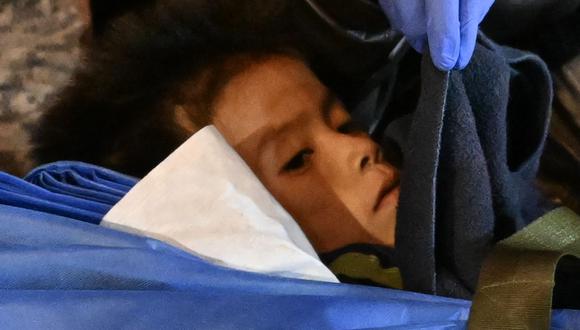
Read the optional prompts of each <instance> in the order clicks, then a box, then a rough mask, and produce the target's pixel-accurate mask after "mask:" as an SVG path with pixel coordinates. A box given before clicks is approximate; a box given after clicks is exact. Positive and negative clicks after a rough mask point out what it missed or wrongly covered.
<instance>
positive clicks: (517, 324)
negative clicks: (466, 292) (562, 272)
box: [469, 207, 580, 329]
mask: <svg viewBox="0 0 580 330" xmlns="http://www.w3.org/2000/svg"><path fill="white" fill-rule="evenodd" d="M565 255H573V256H576V257H579V258H580V216H578V215H577V214H576V213H574V212H573V211H571V210H569V209H567V208H564V207H561V208H558V209H555V210H553V211H551V212H549V213H547V214H545V215H544V216H542V217H540V218H539V219H537V220H536V221H534V222H533V223H531V224H530V225H528V226H527V227H525V228H524V229H522V230H521V231H519V232H517V233H515V234H514V235H512V236H510V237H508V238H507V239H505V240H503V241H500V242H499V243H498V244H497V245H496V246H495V247H494V249H493V251H492V252H491V254H490V255H489V256H488V257H487V258H486V260H485V262H484V263H483V266H482V270H481V272H480V275H479V282H478V288H477V291H476V293H475V296H474V298H473V304H472V307H471V312H470V316H469V329H549V327H550V317H551V309H552V290H553V288H554V273H555V271H556V267H557V265H558V261H559V260H560V258H562V257H563V256H565Z"/></svg>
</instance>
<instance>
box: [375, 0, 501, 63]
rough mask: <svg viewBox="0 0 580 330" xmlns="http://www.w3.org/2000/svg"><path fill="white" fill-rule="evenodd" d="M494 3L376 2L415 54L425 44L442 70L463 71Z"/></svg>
mask: <svg viewBox="0 0 580 330" xmlns="http://www.w3.org/2000/svg"><path fill="white" fill-rule="evenodd" d="M493 1H494V0H379V3H380V5H381V7H382V8H383V11H384V12H385V14H386V15H387V17H388V18H389V21H390V22H391V26H392V27H393V28H394V29H395V30H399V31H401V32H403V34H404V35H405V37H406V38H407V40H408V41H409V43H410V44H411V46H412V47H413V48H415V50H417V51H418V52H420V53H422V52H423V50H424V49H425V46H426V43H428V44H429V51H430V52H431V58H432V59H433V63H434V64H435V66H437V67H438V68H439V69H441V70H451V69H454V68H455V69H463V68H464V67H465V66H466V65H467V63H469V60H470V59H471V55H473V50H474V49H475V39H476V37H477V30H478V27H479V23H481V20H483V17H484V16H485V14H487V12H488V10H489V8H490V7H491V5H492V4H493Z"/></svg>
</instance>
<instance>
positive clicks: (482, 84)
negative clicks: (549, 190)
mask: <svg viewBox="0 0 580 330" xmlns="http://www.w3.org/2000/svg"><path fill="white" fill-rule="evenodd" d="M421 79H422V81H421V84H422V90H421V96H420V99H419V104H418V106H417V108H416V110H415V112H414V113H412V114H410V115H408V116H406V117H404V118H401V119H399V120H396V121H394V122H393V123H391V124H390V126H388V127H387V129H386V137H388V138H390V139H395V140H397V141H398V142H399V143H400V144H401V146H402V149H403V155H404V171H403V174H402V177H401V195H400V201H399V210H398V220H397V229H396V230H397V233H396V241H397V243H396V244H397V245H396V254H397V258H398V264H399V267H400V269H401V272H402V275H403V281H404V284H405V288H406V289H409V290H413V291H419V292H425V293H436V294H440V295H446V296H453V297H460V298H470V297H471V295H472V294H473V292H474V290H475V288H476V283H477V279H478V275H479V270H480V267H481V264H482V261H483V259H484V258H485V256H486V254H487V252H488V251H489V250H490V248H491V247H492V246H493V244H494V243H495V242H496V241H497V240H500V239H503V238H505V237H507V236H509V235H511V234H513V233H514V232H515V231H517V230H519V229H521V228H523V227H524V226H525V225H527V224H528V223H530V222H531V221H533V220H534V219H536V218H537V217H539V216H540V215H542V214H543V213H545V212H546V211H547V210H548V208H549V205H547V204H546V203H545V202H543V200H542V199H541V198H540V196H539V194H538V193H537V191H536V188H535V187H534V179H535V175H536V170H537V167H538V163H539V158H540V155H541V152H542V148H543V144H544V140H545V137H546V133H547V128H548V122H549V111H550V104H551V99H552V87H551V80H550V76H549V73H548V71H547V68H546V66H545V64H544V63H543V62H542V61H541V60H540V59H539V58H538V57H536V56H534V55H532V54H529V53H525V52H521V51H518V50H514V49H510V48H505V47H500V46H497V45H495V44H494V43H493V42H491V41H490V40H488V39H486V38H485V37H484V36H481V38H480V42H479V44H478V45H477V47H476V50H475V53H474V56H473V59H472V61H471V63H470V64H469V66H468V67H467V68H466V69H465V70H463V71H452V72H441V71H438V70H437V69H436V68H435V67H434V66H433V65H432V63H431V62H430V60H429V57H428V56H425V57H424V61H423V63H422V68H421Z"/></svg>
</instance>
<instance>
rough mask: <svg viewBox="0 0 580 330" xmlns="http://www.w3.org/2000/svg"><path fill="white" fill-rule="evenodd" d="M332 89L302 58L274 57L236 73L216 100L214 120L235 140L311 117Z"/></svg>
mask: <svg viewBox="0 0 580 330" xmlns="http://www.w3.org/2000/svg"><path fill="white" fill-rule="evenodd" d="M327 95H328V90H327V89H326V88H325V87H324V86H323V85H322V84H321V83H320V82H319V81H318V79H317V78H316V76H315V75H314V74H313V73H312V72H311V71H310V69H309V68H308V67H307V66H306V65H305V64H304V63H303V62H301V61H299V60H297V59H293V58H290V57H283V56H279V57H273V58H271V59H268V60H265V61H262V62H261V63H258V64H255V65H252V66H251V67H249V68H248V69H247V70H245V71H244V72H243V73H241V74H240V75H238V76H236V77H234V78H233V79H232V80H231V81H230V82H229V83H228V84H227V85H226V86H225V87H224V90H223V92H222V94H221V95H220V97H219V98H218V100H217V102H216V103H215V109H214V122H215V123H216V125H217V126H218V127H219V128H220V129H224V130H225V132H222V133H224V134H225V135H229V137H230V138H231V139H233V141H230V143H232V144H234V145H235V144H238V143H239V142H241V141H244V140H247V139H248V138H250V137H256V136H257V135H256V132H257V131H260V130H264V129H265V128H268V129H269V130H271V129H272V128H276V127H280V126H283V125H284V124H286V123H288V122H299V121H301V120H307V119H308V117H309V116H311V115H315V114H317V113H318V112H319V109H320V104H321V103H322V102H323V101H324V99H325V97H327Z"/></svg>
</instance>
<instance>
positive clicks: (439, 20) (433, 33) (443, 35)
mask: <svg viewBox="0 0 580 330" xmlns="http://www.w3.org/2000/svg"><path fill="white" fill-rule="evenodd" d="M425 15H426V17H427V18H428V19H427V41H428V43H429V50H430V51H431V58H432V59H433V64H435V66H436V67H437V68H439V69H440V70H443V71H448V70H451V69H452V68H454V67H455V65H456V64H457V59H458V58H459V48H460V47H459V46H460V39H459V38H460V30H459V27H460V25H459V0H427V1H426V2H425Z"/></svg>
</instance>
